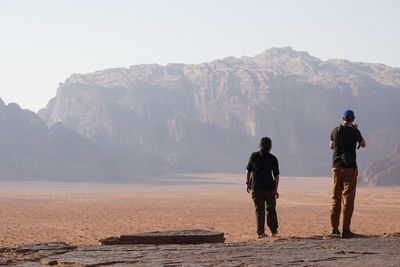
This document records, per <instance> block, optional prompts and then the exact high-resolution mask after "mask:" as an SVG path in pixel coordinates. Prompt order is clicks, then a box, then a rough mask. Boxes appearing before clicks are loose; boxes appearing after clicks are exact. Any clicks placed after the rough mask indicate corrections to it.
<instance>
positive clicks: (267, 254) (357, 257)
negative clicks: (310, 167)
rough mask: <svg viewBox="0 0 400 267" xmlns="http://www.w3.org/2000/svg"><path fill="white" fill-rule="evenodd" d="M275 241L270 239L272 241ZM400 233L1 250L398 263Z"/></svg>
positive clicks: (166, 262)
mask: <svg viewBox="0 0 400 267" xmlns="http://www.w3.org/2000/svg"><path fill="white" fill-rule="evenodd" d="M269 241H271V242H269ZM399 246H400V236H399V234H395V235H393V236H392V237H388V236H387V237H364V238H354V239H346V240H344V239H338V238H329V237H314V238H301V239H300V238H287V239H276V240H268V239H266V240H263V241H261V242H248V243H231V244H200V245H157V246H154V245H145V246H144V245H141V246H84V247H79V248H74V247H70V246H68V245H67V244H64V243H50V244H37V245H28V246H27V245H24V246H22V248H23V249H21V246H17V247H15V248H4V249H2V250H0V264H2V263H5V264H7V265H9V266H49V265H50V266H64V267H68V266H82V267H84V266H85V267H89V266H91V267H93V266H132V265H137V266H266V265H268V266H292V265H296V266H309V265H312V266H338V265H340V266H362V265H365V266H397V265H399V264H400V255H399V253H398V248H399Z"/></svg>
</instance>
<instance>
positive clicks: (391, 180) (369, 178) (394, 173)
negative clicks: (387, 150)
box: [362, 146, 400, 186]
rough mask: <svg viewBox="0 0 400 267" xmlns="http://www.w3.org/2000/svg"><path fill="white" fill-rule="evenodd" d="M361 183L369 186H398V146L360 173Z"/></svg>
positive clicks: (399, 152) (399, 168)
mask: <svg viewBox="0 0 400 267" xmlns="http://www.w3.org/2000/svg"><path fill="white" fill-rule="evenodd" d="M362 182H363V184H366V185H370V186H371V185H372V186H391V185H400V146H398V147H397V148H396V149H395V150H394V151H393V153H391V154H390V155H389V156H387V157H385V158H382V159H378V160H375V161H373V162H371V163H370V164H369V165H368V166H367V168H366V169H365V170H364V171H363V173H362Z"/></svg>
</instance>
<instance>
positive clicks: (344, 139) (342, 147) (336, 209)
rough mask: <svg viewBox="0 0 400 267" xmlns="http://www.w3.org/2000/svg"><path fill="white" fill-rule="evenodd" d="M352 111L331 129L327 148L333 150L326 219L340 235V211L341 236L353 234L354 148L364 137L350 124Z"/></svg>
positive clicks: (361, 143) (352, 123) (355, 167)
mask: <svg viewBox="0 0 400 267" xmlns="http://www.w3.org/2000/svg"><path fill="white" fill-rule="evenodd" d="M354 119H355V116H354V112H353V111H352V110H347V111H346V112H345V113H344V115H343V124H342V125H340V126H338V127H336V128H335V129H333V131H332V133H331V142H330V144H329V146H330V148H331V149H333V157H332V159H333V164H332V207H331V211H330V215H331V216H330V221H331V227H332V232H331V233H332V234H340V232H339V219H340V214H342V216H343V218H342V234H341V237H342V238H350V237H354V234H353V233H352V232H351V231H350V222H351V216H352V215H353V210H354V198H355V196H356V186H357V175H358V170H357V161H356V147H357V143H358V144H359V145H358V147H357V148H359V147H360V146H361V147H365V140H364V138H363V137H362V135H361V133H360V131H359V130H358V127H357V124H355V123H354Z"/></svg>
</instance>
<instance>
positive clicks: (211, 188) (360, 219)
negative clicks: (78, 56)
mask: <svg viewBox="0 0 400 267" xmlns="http://www.w3.org/2000/svg"><path fill="white" fill-rule="evenodd" d="M244 181H245V175H244V174H231V173H211V174H179V175H175V176H170V177H164V178H163V179H160V180H158V181H157V180H152V181H151V182H149V183H148V184H101V183H61V182H18V183H14V182H0V247H10V246H14V245H18V244H26V243H42V242H55V241H62V242H66V243H68V244H71V245H78V246H81V245H93V244H99V242H98V240H99V239H103V238H106V237H111V236H119V235H122V234H133V233H139V232H152V231H168V230H183V229H202V230H210V231H221V232H224V233H225V238H226V241H225V242H226V243H234V242H248V241H254V240H256V237H257V236H256V222H255V215H254V206H253V202H252V200H251V197H250V195H249V194H248V193H247V192H246V186H245V182H244ZM330 190H331V179H330V178H328V177H319V178H317V177H312V178H310V177H281V179H280V186H279V193H280V198H279V199H278V200H277V212H278V220H279V230H278V231H279V236H281V237H289V236H297V237H311V236H316V235H317V236H320V235H327V234H328V233H329V231H330V226H329V209H330V203H331V195H330ZM352 231H354V232H355V233H358V234H362V235H373V236H374V235H384V234H385V233H398V232H400V187H390V188H389V187H375V188H370V187H361V186H359V187H358V188H357V194H356V203H355V211H354V214H353V220H352Z"/></svg>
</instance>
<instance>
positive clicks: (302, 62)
mask: <svg viewBox="0 0 400 267" xmlns="http://www.w3.org/2000/svg"><path fill="white" fill-rule="evenodd" d="M399 99H400V69H399V68H391V67H388V66H385V65H382V64H368V63H358V62H349V61H347V60H327V61H323V60H320V59H318V58H315V57H312V56H310V55H309V54H308V53H306V52H298V51H294V50H292V49H291V48H273V49H269V50H266V51H265V52H264V53H262V54H259V55H256V56H254V57H241V58H234V57H229V58H224V59H221V60H216V61H213V62H208V63H202V64H198V65H184V64H168V65H166V66H160V65H156V64H152V65H135V66H131V67H129V68H117V69H107V70H102V71H97V72H94V73H88V74H74V75H72V76H71V77H70V78H68V79H67V80H66V81H65V82H64V83H62V84H60V85H59V87H58V90H57V95H56V97H55V98H53V99H52V100H50V101H49V104H48V105H47V107H46V108H45V109H43V110H41V111H40V112H39V115H40V117H41V118H42V119H43V120H44V121H45V122H46V124H47V125H48V126H50V127H51V126H53V125H55V124H57V123H59V122H61V123H62V124H63V125H65V127H66V128H68V129H69V130H73V131H77V132H78V133H79V134H81V135H82V136H84V137H86V138H88V139H90V140H91V141H92V142H93V143H94V144H96V146H98V147H101V149H103V150H106V151H109V152H111V153H112V154H113V155H114V156H115V157H117V159H115V158H114V159H113V160H114V162H115V164H117V165H118V164H122V165H123V166H131V169H130V170H129V172H130V173H131V174H134V173H137V172H139V170H140V171H143V172H145V173H146V172H150V171H153V172H155V173H157V172H158V173H163V172H171V171H173V172H175V171H196V172H209V171H244V169H245V166H246V163H247V160H248V157H249V155H250V153H251V152H252V151H255V150H257V149H258V148H257V147H258V141H259V139H260V138H261V137H263V136H270V137H271V138H272V141H273V148H272V152H273V153H274V154H275V155H277V156H278V158H279V159H280V165H281V173H282V175H296V176H302V175H316V176H327V175H330V167H331V151H330V150H329V148H328V143H329V136H330V132H331V130H332V128H333V127H335V126H337V125H339V124H340V122H341V117H342V114H343V111H344V110H346V109H349V108H351V109H353V110H354V111H355V114H356V117H357V118H356V121H357V123H358V124H359V128H360V130H361V131H362V133H363V135H364V137H365V139H366V141H367V149H365V150H360V152H359V153H358V154H359V167H360V168H363V167H365V166H366V165H367V163H368V162H370V161H371V160H375V159H377V158H379V157H382V156H384V155H386V154H387V153H389V151H390V150H391V149H392V147H393V146H394V144H395V142H398V140H399V138H400V115H399V114H400V105H398V101H399ZM124 168H125V167H124ZM124 168H119V169H120V170H121V172H122V173H123V172H124V171H123V169H124ZM121 175H122V174H121Z"/></svg>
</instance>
